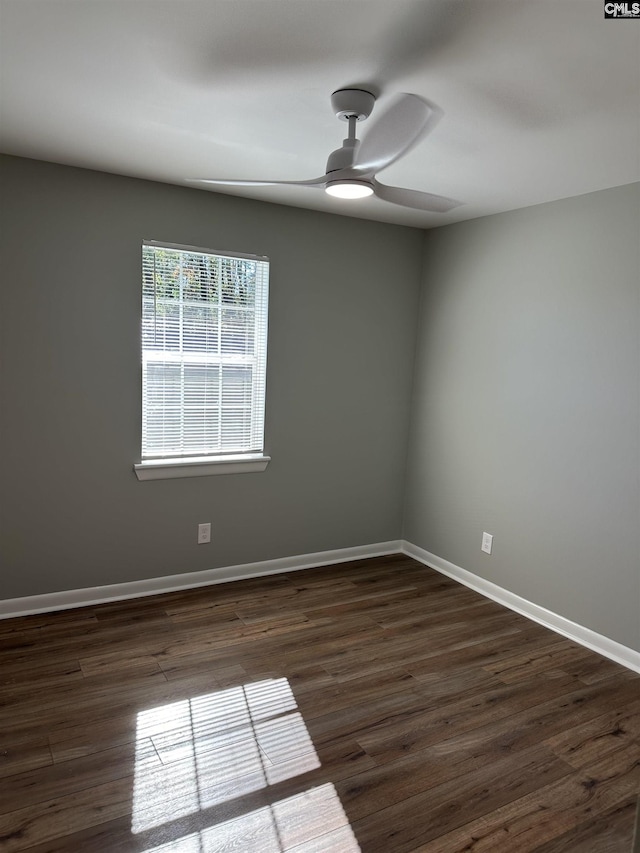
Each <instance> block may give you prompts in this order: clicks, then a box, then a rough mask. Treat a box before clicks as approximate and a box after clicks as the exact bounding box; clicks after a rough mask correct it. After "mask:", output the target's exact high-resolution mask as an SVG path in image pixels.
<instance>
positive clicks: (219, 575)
mask: <svg viewBox="0 0 640 853" xmlns="http://www.w3.org/2000/svg"><path fill="white" fill-rule="evenodd" d="M401 544H402V543H401V542H400V540H398V539H396V540H393V541H391V542H376V543H375V544H373V545H360V546H358V547H355V548H339V549H337V550H334V551H318V552H317V553H315V554H301V555H299V556H295V557H281V558H280V559H277V560H263V561H261V562H259V563H245V564H244V565H240V566H226V567H224V568H221V569H205V570H204V571H201V572H189V573H188V574H183V575H169V576H166V577H162V578H148V579H145V580H140V581H129V582H127V583H116V584H110V585H107V586H94V587H88V588H87V589H72V590H65V591H63V592H50V593H45V594H43V595H29V596H26V597H24V598H9V599H6V600H5V601H0V619H11V618H13V617H16V616H30V615H33V614H34V613H49V612H52V611H54V610H69V609H70V608H72V607H87V606H89V605H92V604H105V603H106V602H109V601H123V600H124V599H127V598H142V597H143V596H147V595H158V594H160V593H163V592H176V591H177V590H181V589H192V588H194V587H198V586H210V585H212V584H218V583H225V582H227V581H236V580H242V579H243V578H257V577H261V576H262V575H274V574H280V573H284V572H296V571H299V570H300V569H312V568H315V567H317V566H329V565H331V564H332V563H346V562H351V561H352V560H363V559H367V558H369V557H383V556H386V555H388V554H398V553H400V551H401V547H400V546H401Z"/></svg>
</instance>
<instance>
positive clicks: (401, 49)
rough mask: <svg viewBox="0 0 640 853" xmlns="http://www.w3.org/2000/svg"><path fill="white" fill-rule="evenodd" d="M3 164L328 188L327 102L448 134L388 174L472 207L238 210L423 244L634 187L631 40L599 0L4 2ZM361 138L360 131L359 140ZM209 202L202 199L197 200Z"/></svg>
mask: <svg viewBox="0 0 640 853" xmlns="http://www.w3.org/2000/svg"><path fill="white" fill-rule="evenodd" d="M0 11H1V19H0V25H1V33H2V35H1V63H2V64H1V75H2V76H1V80H2V90H1V106H2V112H1V116H0V118H1V123H0V148H1V150H2V151H4V152H6V153H9V154H17V155H21V156H25V157H33V158H37V159H42V160H50V161H53V162H57V163H67V164H70V165H74V166H82V167H86V168H91V169H99V170H102V171H106V172H114V173H117V174H122V175H131V176H136V177H141V178H150V179H152V180H158V181H165V182H169V183H173V184H182V183H185V179H188V178H248V179H263V180H269V179H273V180H305V179H308V178H314V177H317V176H319V175H322V174H324V170H325V163H326V159H327V157H328V155H329V153H330V152H331V151H332V150H333V149H334V148H337V147H339V146H340V144H341V140H342V138H343V137H344V136H345V135H346V125H345V124H343V123H342V122H338V121H337V119H336V118H335V116H334V115H333V113H332V110H331V105H330V100H329V98H330V95H331V92H333V91H334V90H335V89H338V88H344V87H347V86H352V87H353V86H357V87H360V88H367V89H369V90H370V91H373V92H374V93H375V94H376V95H379V101H378V103H377V104H376V109H375V110H374V113H373V116H372V117H371V118H370V119H369V120H368V123H369V125H371V124H372V123H373V122H374V121H375V117H376V114H379V113H380V112H381V111H383V109H384V103H385V101H388V99H389V97H390V96H391V95H393V94H394V93H398V92H413V93H416V94H418V95H421V96H422V97H424V98H426V99H428V100H430V101H433V102H435V103H436V104H438V105H439V106H440V107H442V109H443V110H444V118H443V119H442V120H441V121H440V123H439V124H438V125H437V127H436V128H435V130H434V131H433V132H432V133H431V135H429V136H428V137H427V138H426V139H425V140H424V141H422V142H421V143H420V144H419V145H418V146H417V147H415V148H414V149H413V150H412V151H410V153H409V154H407V156H406V157H405V158H403V159H402V160H400V161H398V162H397V163H394V164H393V165H392V166H390V167H389V168H388V169H387V170H385V171H384V172H383V174H382V176H381V177H382V180H383V181H384V182H385V183H388V184H395V185H398V186H403V187H408V188H410V189H417V190H424V191H427V192H432V193H438V194H440V195H445V196H450V197H453V198H456V199H459V200H461V201H462V202H464V204H463V205H461V206H460V207H458V208H456V209H455V210H453V211H451V212H450V213H447V214H432V213H422V212H419V211H413V210H407V209H404V208H401V207H397V206H395V205H391V204H388V203H386V202H383V201H381V200H379V199H376V198H370V199H363V200H358V201H349V202H347V201H341V200H339V199H334V198H330V197H329V196H327V195H326V194H325V193H324V192H322V191H321V190H318V189H311V188H298V187H269V188H267V187H255V188H251V189H249V188H247V189H243V190H239V189H231V188H229V189H228V190H225V191H228V192H230V193H231V192H232V193H234V194H237V195H246V196H249V197H252V198H258V199H264V200H267V201H275V202H279V203H283V204H291V205H296V206H300V207H307V208H312V209H317V210H327V211H332V212H335V213H346V214H348V215H353V216H358V217H362V218H367V219H377V220H382V221H386V222H398V223H401V224H407V225H418V226H422V227H431V226H434V225H440V224H445V223H449V222H456V221H459V220H462V219H469V218H472V217H476V216H480V215H484V214H489V213H495V212H498V211H503V210H510V209H514V208H518V207H525V206H528V205H532V204H538V203H540V202H544V201H550V200H553V199H558V198H564V197H567V196H574V195H579V194H582V193H586V192H591V191H594V190H599V189H604V188H606V187H611V186H618V185H620V184H626V183H631V182H633V181H638V180H640V21H633V20H625V19H618V20H606V21H605V20H604V16H603V2H602V0H419V2H415V1H414V0H206V2H199V0H0ZM366 131H367V122H364V123H361V124H359V125H358V132H359V135H361V136H365V135H366ZM203 191H204V192H206V191H208V190H203Z"/></svg>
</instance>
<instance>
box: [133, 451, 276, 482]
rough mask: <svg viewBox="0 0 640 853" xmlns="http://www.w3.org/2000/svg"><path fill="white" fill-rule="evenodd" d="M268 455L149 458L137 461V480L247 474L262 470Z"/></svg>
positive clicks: (266, 462) (268, 458) (268, 459)
mask: <svg viewBox="0 0 640 853" xmlns="http://www.w3.org/2000/svg"><path fill="white" fill-rule="evenodd" d="M270 461H271V457H270V456H263V455H262V454H261V453H256V454H243V455H238V456H218V457H210V456H198V457H194V458H193V459H152V460H148V461H146V462H136V464H135V465H134V466H133V470H134V471H135V472H136V477H137V478H138V480H174V479H176V478H178V477H210V476H212V475H215V474H250V473H251V472H255V471H264V469H265V468H266V467H267V465H268V464H269V462H270Z"/></svg>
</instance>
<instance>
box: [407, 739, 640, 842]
mask: <svg viewBox="0 0 640 853" xmlns="http://www.w3.org/2000/svg"><path fill="white" fill-rule="evenodd" d="M620 752H621V754H620V755H619V756H616V755H611V756H608V757H607V758H606V759H605V760H604V761H602V762H600V763H598V764H596V765H593V766H592V767H591V768H590V770H589V771H586V770H585V771H583V772H582V773H572V774H568V775H567V776H565V777H564V778H562V779H560V780H559V781H556V782H552V783H551V784H549V785H546V786H542V787H540V788H538V789H537V790H535V791H532V792H530V793H529V794H526V795H524V796H522V797H519V798H517V799H513V800H512V801H511V802H509V803H507V804H505V805H504V806H501V807H499V808H497V809H494V810H493V811H491V812H487V813H486V814H485V815H483V816H482V817H480V818H478V819H476V820H472V821H471V822H467V823H466V824H465V825H464V826H461V827H459V828H458V829H456V830H453V831H451V832H449V833H446V834H443V835H442V836H441V837H439V838H436V839H434V840H432V841H430V842H428V843H425V844H422V845H419V846H416V847H414V849H413V850H412V852H411V853H445V851H446V853H462V851H468V850H473V851H474V853H513V851H514V850H517V851H518V853H531V851H538V850H539V849H540V847H542V845H543V844H547V843H550V842H552V841H554V840H558V839H559V838H561V837H562V836H563V835H565V836H566V834H568V833H572V832H575V831H576V830H578V828H579V827H581V826H584V825H586V824H589V823H591V822H592V821H594V820H597V819H598V818H599V817H601V816H604V815H605V814H607V813H608V812H610V811H611V810H612V809H614V810H615V809H616V808H619V807H620V806H623V805H626V804H627V803H628V802H629V800H630V799H631V798H632V797H635V796H636V795H637V791H638V786H639V785H640V762H638V760H637V758H636V757H634V756H630V755H629V754H628V752H627V751H626V750H621V751H620ZM628 842H629V849H630V846H631V837H629V838H628ZM625 846H626V845H625ZM623 849H624V848H623ZM621 853H622V851H621ZM624 853H626V851H624Z"/></svg>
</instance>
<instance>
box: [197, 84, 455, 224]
mask: <svg viewBox="0 0 640 853" xmlns="http://www.w3.org/2000/svg"><path fill="white" fill-rule="evenodd" d="M375 102H376V99H375V96H374V95H372V94H371V92H366V91H364V90H363V89H338V91H336V92H334V93H333V95H332V96H331V105H332V107H333V110H334V112H335V114H336V117H337V118H339V119H341V120H342V121H346V122H348V124H349V131H348V135H347V138H346V139H345V140H343V142H342V147H341V148H337V149H336V150H335V151H333V152H332V153H331V154H330V155H329V159H328V160H327V167H326V173H325V174H324V175H322V176H321V177H319V178H312V179H311V180H308V181H244V180H230V179H228V180H223V179H220V180H218V179H210V180H197V181H193V183H199V184H209V185H212V186H234V187H271V186H278V185H284V186H301V187H317V188H324V190H325V191H326V192H327V193H329V195H333V196H337V197H338V198H345V199H354V198H364V197H365V196H370V195H375V196H377V197H378V198H381V199H383V200H384V201H388V202H391V203H392V204H399V205H402V206H403V207H411V208H414V209H416V210H425V211H430V212H433V213H446V212H447V211H448V210H452V209H453V208H454V207H457V206H458V205H459V204H461V202H459V201H455V200H454V199H451V198H445V197H444V196H440V195H433V194H432V193H425V192H421V191H419V190H409V189H403V188H401V187H392V186H388V185H387V184H383V183H381V182H380V181H379V180H378V179H377V177H376V176H377V174H378V173H379V172H381V171H382V170H383V169H386V168H387V167H388V166H390V165H391V164H392V163H395V162H396V160H398V159H400V157H403V156H404V155H405V154H407V153H408V152H409V151H410V149H411V148H413V147H414V146H415V145H416V144H417V143H418V142H419V141H420V140H421V139H423V138H424V136H426V134H427V133H428V132H430V131H431V130H432V129H433V127H434V126H435V125H436V123H437V122H438V121H439V119H440V118H441V117H442V110H441V109H440V108H439V107H437V106H436V105H435V104H432V103H430V102H429V101H426V100H425V99H424V98H420V97H418V95H410V94H402V95H398V96H397V97H396V99H395V101H394V102H393V103H392V104H391V106H390V107H389V108H388V109H387V111H386V112H385V113H383V114H382V115H381V116H380V118H379V119H378V120H377V121H376V122H375V123H374V125H373V126H372V127H371V129H370V130H369V132H368V133H367V135H366V136H365V138H364V140H363V141H362V142H361V141H360V140H359V139H357V138H356V124H357V123H358V122H359V121H364V120H365V119H366V118H368V117H369V116H370V115H371V111H372V110H373V107H374V104H375Z"/></svg>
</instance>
